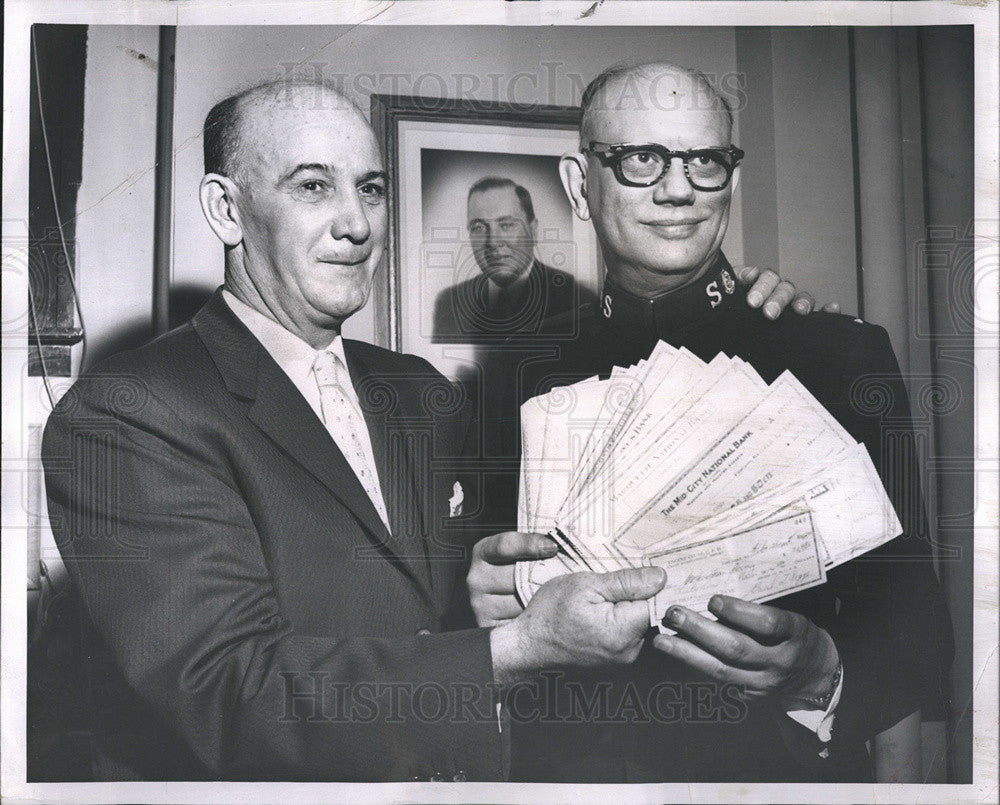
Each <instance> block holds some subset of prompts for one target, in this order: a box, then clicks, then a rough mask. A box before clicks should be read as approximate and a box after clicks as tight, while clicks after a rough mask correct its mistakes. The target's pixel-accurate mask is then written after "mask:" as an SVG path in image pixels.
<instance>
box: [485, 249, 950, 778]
mask: <svg viewBox="0 0 1000 805" xmlns="http://www.w3.org/2000/svg"><path fill="white" fill-rule="evenodd" d="M575 316H576V327H577V329H578V330H579V336H578V337H577V338H576V339H574V340H573V341H571V342H567V343H564V344H561V345H558V347H557V349H556V354H555V355H554V356H553V358H552V359H551V360H549V361H544V360H541V361H535V362H534V363H533V364H532V365H531V366H530V367H527V368H526V370H525V372H524V380H523V383H522V385H521V389H522V398H527V397H530V396H533V395H534V394H539V393H543V392H545V391H547V390H548V389H549V388H551V387H552V386H553V385H564V384H566V383H571V382H574V381H577V380H581V379H583V378H585V377H589V376H592V375H594V374H595V373H600V374H606V373H608V372H609V371H610V369H611V367H612V366H614V365H621V366H629V365H632V364H633V363H635V362H636V361H638V360H641V359H643V358H646V357H647V356H648V355H649V353H650V352H651V351H652V348H653V346H654V344H655V343H656V341H657V340H658V339H663V340H666V341H668V342H669V343H671V344H673V345H674V346H675V347H686V348H688V349H689V350H691V351H692V352H694V353H695V354H696V355H698V357H700V358H701V359H703V360H706V361H708V360H711V358H713V357H714V356H715V355H716V354H718V353H719V352H725V353H726V354H727V355H730V356H734V355H735V356H739V357H741V358H743V359H744V360H746V361H747V362H749V363H750V364H751V365H752V366H753V367H754V368H755V369H756V370H757V371H758V372H759V373H760V374H761V376H762V377H763V378H764V380H765V381H767V382H771V381H773V380H774V379H775V378H777V377H778V375H780V374H781V373H782V372H783V371H785V370H791V372H792V373H793V374H794V375H795V376H796V377H797V378H798V379H799V380H800V381H801V382H802V383H803V385H804V386H805V387H806V388H807V389H808V390H809V391H810V392H811V393H812V394H813V396H815V397H816V398H817V400H819V402H820V403H822V404H823V405H824V406H825V407H826V408H827V410H829V411H830V413H831V414H833V416H834V417H836V419H837V420H838V421H839V422H840V424H841V425H843V426H844V428H845V429H846V430H847V431H848V432H849V433H850V434H851V435H852V436H853V437H854V438H855V439H857V440H859V441H862V442H864V444H865V445H866V447H867V448H868V450H869V453H870V454H871V456H872V459H873V463H874V464H875V466H876V468H877V469H878V470H879V472H880V474H881V476H882V479H883V482H884V483H885V485H886V488H887V490H888V492H889V495H890V498H891V499H892V500H893V503H894V505H895V508H896V510H897V512H898V513H899V516H900V519H901V521H902V523H903V526H904V529H905V532H906V533H905V534H904V536H902V537H899V538H897V539H895V540H892V541H891V542H889V543H888V544H887V545H885V546H883V547H881V548H879V549H877V550H876V551H872V552H870V553H869V554H866V555H865V556H864V557H861V558H859V559H855V560H853V561H851V562H848V563H846V564H844V565H842V566H840V567H838V568H836V569H834V570H832V571H830V572H829V573H828V582H827V583H826V584H824V585H822V586H821V587H817V588H813V589H811V590H806V591H804V592H800V593H797V594H795V595H790V596H786V597H785V598H782V599H779V600H777V601H774V602H772V603H773V605H775V606H779V607H783V608H786V609H790V610H793V611H796V612H800V613H802V614H804V615H806V616H807V617H809V618H810V619H811V620H812V621H813V622H814V623H816V624H818V625H819V626H821V627H823V628H825V629H826V630H827V631H828V632H830V634H831V636H832V637H833V638H834V642H835V643H836V645H837V647H838V650H839V652H840V655H841V659H842V661H843V665H844V685H843V691H842V697H841V702H840V705H839V706H838V708H837V710H836V713H837V715H836V719H835V721H834V728H833V735H834V738H833V741H832V742H831V744H830V745H829V746H827V747H825V746H824V745H823V744H821V743H820V742H819V741H818V739H817V738H816V736H815V734H814V733H811V732H810V731H809V730H807V729H806V728H805V727H802V726H801V725H799V724H797V723H796V722H793V721H792V720H791V719H790V718H788V716H787V715H785V714H784V713H781V712H776V711H772V710H769V709H768V708H766V707H761V706H759V705H755V704H753V703H751V702H747V701H746V700H743V701H742V702H740V701H737V700H738V699H739V698H741V696H739V694H738V691H734V690H732V689H727V688H725V687H719V686H708V687H706V686H705V685H704V680H699V679H697V678H695V677H693V676H691V675H690V674H689V673H687V672H686V671H685V670H684V669H683V668H681V667H679V666H678V665H677V664H676V663H674V662H673V661H671V660H669V659H668V658H666V657H664V656H663V655H662V654H660V653H658V652H656V651H654V650H652V649H649V650H648V651H645V652H644V653H643V655H641V656H640V659H639V662H638V663H637V665H636V666H634V667H632V668H628V669H625V670H623V671H622V672H620V673H618V672H615V673H607V672H602V673H599V674H592V675H590V676H588V677H586V685H585V686H584V688H583V689H584V690H588V691H590V692H591V693H593V692H594V691H595V690H598V689H600V686H601V685H602V684H606V683H607V682H609V681H611V682H613V687H612V689H611V690H612V694H611V695H612V700H611V702H610V703H609V704H608V705H607V708H608V710H609V713H608V714H607V716H606V717H605V719H604V720H605V722H606V725H605V727H604V728H603V729H601V730H595V729H593V728H592V727H593V722H594V720H595V719H594V718H593V717H591V718H586V719H583V722H582V723H573V718H555V719H552V720H551V722H550V723H548V724H545V723H541V722H535V723H532V724H527V725H520V724H517V723H515V733H514V742H515V743H514V752H515V754H514V768H513V773H514V775H515V776H516V777H518V778H523V779H533V780H548V779H559V780H573V779H578V780H579V779H583V780H595V781H610V780H629V781H660V780H676V781H715V780H748V781H753V780H761V781H768V780H770V781H838V780H845V781H846V780H851V781H863V780H867V779H870V777H871V773H872V771H871V766H870V762H869V759H868V755H867V752H866V750H865V746H864V743H865V741H866V740H867V739H869V738H871V737H872V736H873V735H875V734H877V732H879V731H881V730H882V729H885V728H887V727H889V726H891V725H892V724H894V723H896V722H897V721H899V720H900V719H901V718H903V717H904V716H906V715H908V714H909V713H911V712H913V711H914V710H917V709H921V708H922V709H923V715H924V718H925V719H937V720H943V719H944V717H945V713H946V694H945V691H946V690H947V685H946V670H947V668H948V667H949V666H950V662H951V657H952V653H953V643H952V632H951V624H950V620H949V617H948V613H947V610H946V607H945V604H944V601H943V597H942V594H941V590H940V587H939V585H938V582H937V578H936V576H935V574H934V569H933V565H932V562H931V555H930V545H929V540H928V537H927V531H926V523H925V520H924V518H923V511H922V506H921V502H920V497H919V486H918V485H917V483H918V479H919V477H920V476H919V474H918V469H919V468H918V461H917V453H916V445H917V443H916V442H915V441H914V439H913V432H912V429H911V423H910V412H909V403H908V400H907V395H906V390H905V387H904V385H903V383H902V380H901V378H900V375H899V368H898V365H897V363H896V359H895V357H894V355H893V352H892V348H891V346H890V344H889V339H888V336H887V335H886V333H885V331H884V330H883V329H882V328H880V327H876V326H874V325H871V324H866V323H864V322H862V321H860V320H856V319H852V318H850V317H848V316H842V315H837V314H827V313H813V314H811V315H809V316H807V317H803V316H796V315H791V314H785V315H784V316H782V317H780V318H779V319H778V320H777V321H776V322H771V321H768V320H766V319H765V318H764V317H763V316H762V315H761V313H760V311H758V310H754V309H751V308H749V307H748V305H747V304H746V292H745V290H741V289H740V287H739V286H738V285H737V283H736V282H735V279H734V277H733V274H732V270H731V269H730V267H729V264H728V262H726V260H725V258H724V257H723V256H722V255H721V254H720V256H719V259H718V260H717V261H716V263H715V264H714V265H712V266H711V267H710V269H709V271H708V272H707V273H706V274H705V276H703V277H702V278H701V279H700V280H699V281H697V282H695V283H693V284H691V285H689V286H687V287H685V288H684V289H681V290H678V291H676V292H674V293H671V294H668V295H665V296H663V297H661V298H659V299H654V300H646V299H639V298H636V297H633V296H631V295H629V294H627V293H625V292H624V291H622V290H620V289H618V288H615V287H614V286H613V285H611V284H608V285H606V287H605V290H604V293H603V295H602V297H601V299H600V302H599V305H598V306H597V307H595V308H590V309H583V310H581V311H579V312H577V313H576V314H575ZM485 427H487V428H489V427H496V425H492V426H491V425H490V424H489V423H486V425H485ZM508 512H509V517H513V516H514V512H513V510H512V509H509V508H508ZM499 525H501V526H502V525H503V524H502V523H501V524H499ZM668 583H669V582H668ZM720 592H723V591H720ZM664 681H667V682H671V683H677V684H676V686H675V687H673V688H667V689H663V688H662V687H661V688H660V689H659V691H660V692H659V693H658V694H657V695H659V696H660V698H659V700H658V704H657V705H656V706H658V708H659V713H658V714H656V713H653V712H652V707H650V706H646V707H632V709H631V710H630V709H629V706H628V705H629V703H630V701H631V702H632V704H634V701H633V700H631V699H630V698H629V696H631V695H632V691H634V692H635V695H636V696H637V697H638V699H639V700H640V701H642V702H643V703H644V705H651V704H652V703H651V702H650V701H649V696H650V695H652V694H651V693H650V692H651V691H654V690H655V688H654V686H655V685H656V684H657V683H662V682H664ZM588 685H589V686H590V687H587V686H588ZM623 691H624V693H623ZM616 696H617V699H615V697H616ZM565 699H566V696H565V691H564V692H563V700H562V702H563V704H566V701H565ZM623 702H624V705H623V706H621V707H618V706H617V705H619V704H622V703H623ZM647 716H650V718H649V719H648V720H646V717H647ZM587 722H589V723H587ZM555 747H558V748H559V749H558V750H557V751H556V754H557V755H558V757H556V758H553V757H552V756H551V754H546V751H547V750H548V751H549V752H551V751H552V749H553V748H555ZM824 750H825V752H824ZM820 753H824V756H821V755H820Z"/></svg>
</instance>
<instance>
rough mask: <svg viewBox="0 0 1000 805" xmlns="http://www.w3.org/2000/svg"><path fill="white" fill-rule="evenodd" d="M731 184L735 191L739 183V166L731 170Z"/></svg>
mask: <svg viewBox="0 0 1000 805" xmlns="http://www.w3.org/2000/svg"><path fill="white" fill-rule="evenodd" d="M732 183H733V190H735V189H736V187H737V185H739V183H740V166H739V165H737V166H736V167H735V168H733V178H732Z"/></svg>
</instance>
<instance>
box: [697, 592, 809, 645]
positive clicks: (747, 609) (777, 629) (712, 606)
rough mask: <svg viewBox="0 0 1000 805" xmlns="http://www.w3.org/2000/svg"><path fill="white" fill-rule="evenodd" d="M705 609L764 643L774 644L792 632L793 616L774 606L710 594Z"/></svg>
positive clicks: (787, 637) (793, 631)
mask: <svg viewBox="0 0 1000 805" xmlns="http://www.w3.org/2000/svg"><path fill="white" fill-rule="evenodd" d="M708 611H709V612H711V613H712V614H713V615H715V617H717V618H718V619H719V620H720V621H722V622H724V623H726V624H728V625H730V626H733V627H735V628H737V629H739V630H740V631H741V632H744V633H746V634H748V635H750V636H751V637H753V638H755V639H756V640H757V641H758V642H760V643H763V644H764V645H768V646H774V645H777V644H778V643H781V642H783V641H785V640H788V639H789V638H790V637H792V636H793V635H794V634H795V629H796V619H795V616H793V615H792V613H791V612H788V611H787V610H784V609H778V608H777V607H769V606H765V605H764V604H753V603H751V602H750V601H744V600H743V599H741V598H733V597H732V596H731V595H713V596H712V599H711V600H710V601H709V602H708Z"/></svg>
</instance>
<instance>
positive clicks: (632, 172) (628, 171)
mask: <svg viewBox="0 0 1000 805" xmlns="http://www.w3.org/2000/svg"><path fill="white" fill-rule="evenodd" d="M685 163H686V164H687V169H688V175H689V176H690V178H691V181H692V182H693V183H694V184H695V185H699V186H702V187H705V188H710V187H722V186H723V185H725V184H726V181H727V180H728V179H729V173H730V167H729V164H728V163H727V162H726V161H725V157H724V155H722V154H716V153H714V152H705V151H702V152H699V153H697V154H691V155H689V156H688V157H687V158H686V159H685ZM619 166H620V169H621V172H622V175H623V176H624V177H625V179H627V180H628V181H630V182H635V183H637V184H653V183H654V182H656V181H658V180H659V179H660V177H661V176H662V175H663V174H664V173H665V172H666V169H667V167H668V166H667V165H666V162H665V160H664V157H663V156H662V155H660V154H658V153H656V152H655V151H633V152H631V153H627V154H625V155H624V156H622V157H621V158H620V161H619Z"/></svg>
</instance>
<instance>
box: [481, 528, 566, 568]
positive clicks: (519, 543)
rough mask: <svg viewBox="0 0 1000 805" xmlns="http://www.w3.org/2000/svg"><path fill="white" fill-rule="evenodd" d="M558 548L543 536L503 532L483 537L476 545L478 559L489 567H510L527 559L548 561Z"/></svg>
mask: <svg viewBox="0 0 1000 805" xmlns="http://www.w3.org/2000/svg"><path fill="white" fill-rule="evenodd" d="M558 550H559V546H558V545H557V544H556V543H555V542H554V541H553V540H552V539H550V538H549V537H546V536H545V535H544V534H523V533H520V532H518V531H505V532H503V533H502V534H494V535H493V536H491V537H485V538H484V539H481V540H480V541H479V542H477V543H476V547H475V552H476V554H478V556H479V558H480V559H482V560H483V561H484V562H486V563H488V564H491V565H511V564H513V563H514V562H518V561H522V560H527V559H548V558H549V557H551V556H555V555H556V553H557V552H558Z"/></svg>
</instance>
